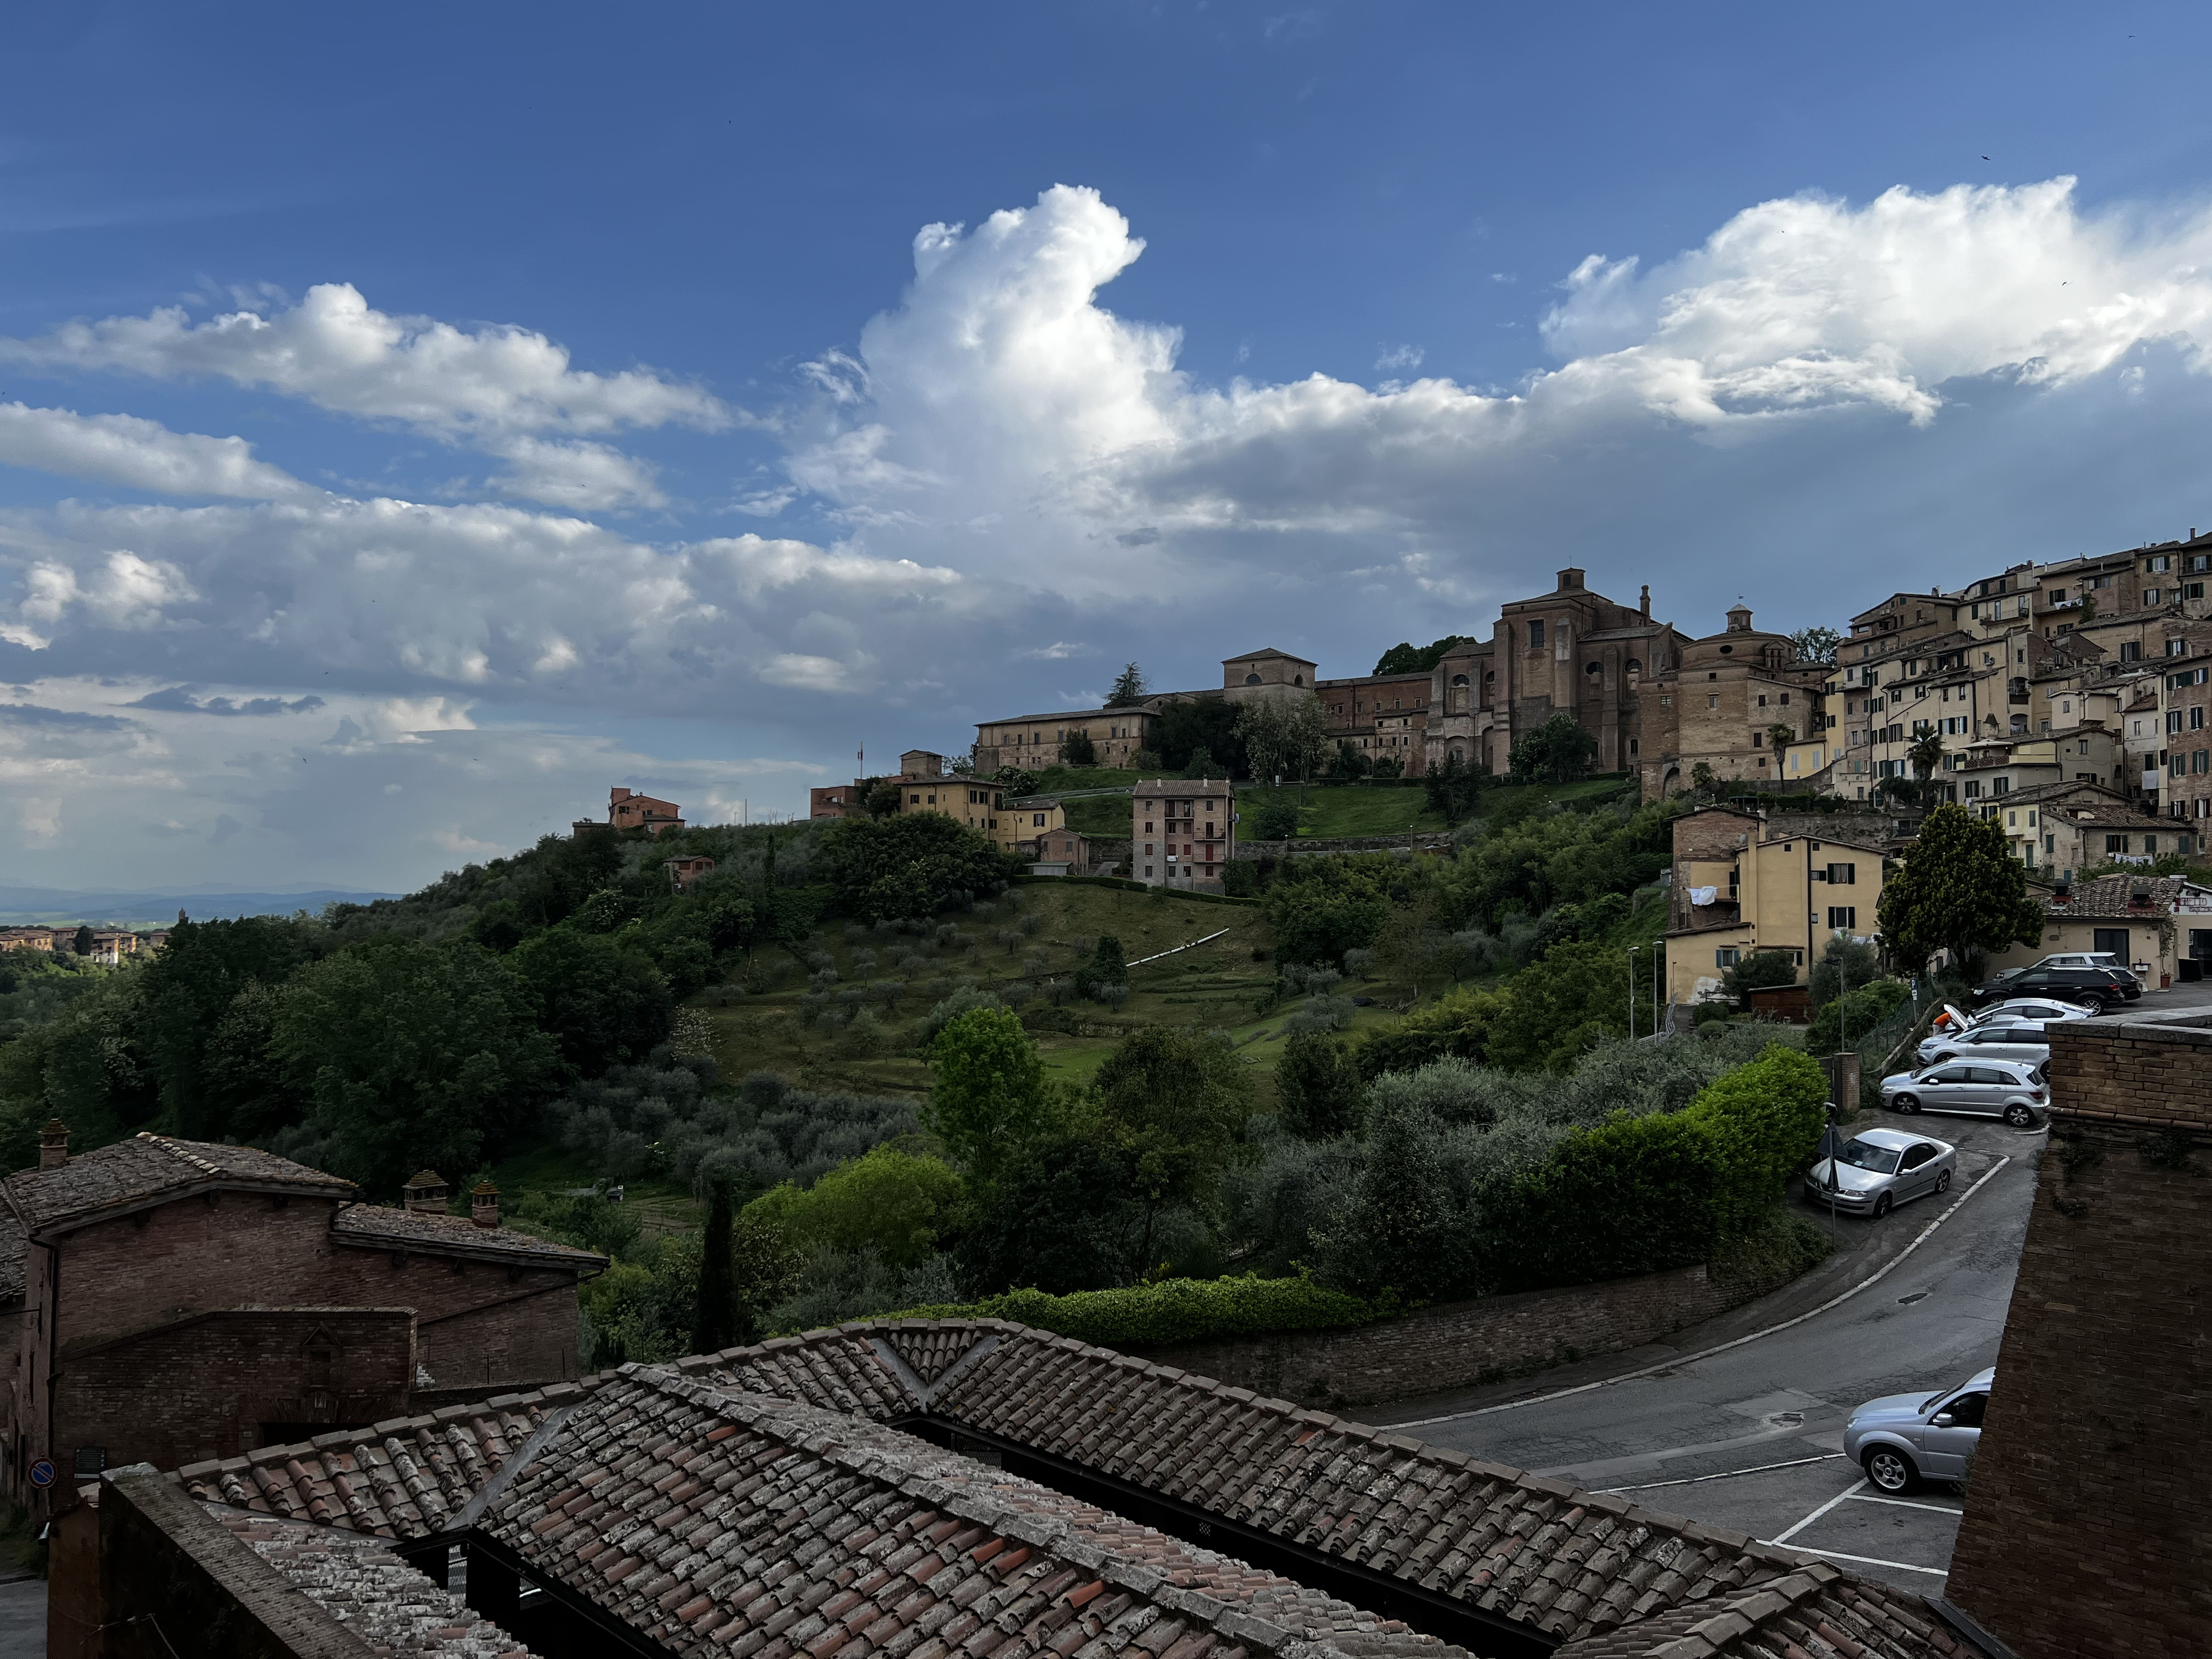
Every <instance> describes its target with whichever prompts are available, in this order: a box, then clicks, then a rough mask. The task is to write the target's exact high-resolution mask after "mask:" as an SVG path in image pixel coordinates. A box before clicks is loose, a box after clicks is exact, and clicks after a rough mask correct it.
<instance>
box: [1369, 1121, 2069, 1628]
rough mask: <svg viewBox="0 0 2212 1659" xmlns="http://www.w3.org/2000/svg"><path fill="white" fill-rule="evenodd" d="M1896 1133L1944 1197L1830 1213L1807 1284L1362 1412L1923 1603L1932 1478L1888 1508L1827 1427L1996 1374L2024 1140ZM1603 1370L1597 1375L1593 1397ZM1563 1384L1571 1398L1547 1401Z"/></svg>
mask: <svg viewBox="0 0 2212 1659" xmlns="http://www.w3.org/2000/svg"><path fill="white" fill-rule="evenodd" d="M1891 1121H1905V1120H1891ZM1913 1126H1914V1127H1915V1128H1917V1129H1918V1130H1919V1131H1920V1132H1922V1133H1926V1134H1929V1135H1931V1136H1933V1137H1935V1138H1936V1139H1941V1140H1947V1141H1949V1142H1950V1143H1951V1144H1952V1145H1954V1146H1957V1147H1958V1148H1959V1154H1960V1156H1959V1179H1958V1181H1957V1182H1956V1184H1955V1185H1954V1187H1953V1188H1952V1191H1951V1192H1950V1193H1949V1194H1945V1195H1944V1196H1942V1197H1941V1198H1928V1199H1921V1200H1917V1201H1915V1202H1913V1203H1911V1204H1908V1205H1906V1206H1905V1207H1904V1208H1902V1209H1900V1210H1897V1211H1895V1212H1892V1213H1891V1214H1890V1215H1889V1216H1887V1218H1884V1219H1882V1220H1881V1221H1879V1222H1874V1221H1861V1220H1854V1219H1852V1218H1844V1220H1843V1221H1842V1222H1841V1223H1840V1224H1839V1226H1838V1231H1840V1232H1841V1233H1842V1234H1843V1235H1844V1237H1846V1238H1847V1239H1850V1240H1851V1241H1852V1243H1850V1244H1849V1245H1847V1247H1846V1249H1844V1250H1842V1251H1839V1252H1838V1256H1839V1260H1838V1261H1837V1262H1836V1263H1835V1264H1833V1265H1832V1267H1830V1268H1827V1269H1824V1270H1822V1272H1821V1273H1820V1274H1817V1275H1815V1276H1814V1279H1813V1280H1812V1281H1811V1282H1809V1283H1805V1284H1801V1285H1796V1286H1790V1287H1786V1288H1785V1289H1784V1291H1780V1292H1778V1293H1777V1294H1776V1295H1774V1296H1772V1297H1767V1298H1765V1299H1764V1300H1763V1301H1762V1302H1760V1303H1759V1304H1753V1306H1751V1307H1750V1308H1747V1309H1744V1310H1737V1311H1736V1312H1735V1314H1733V1315H1731V1316H1729V1317H1728V1318H1727V1319H1726V1320H1724V1321H1715V1322H1710V1323H1708V1324H1706V1325H1705V1326H1700V1327H1698V1328H1693V1329H1691V1330H1688V1331H1685V1332H1683V1333H1681V1334H1679V1335H1678V1336H1677V1337H1675V1338H1674V1339H1673V1340H1671V1342H1670V1343H1668V1344H1666V1345H1653V1346H1650V1347H1647V1348H1643V1349H1639V1350H1638V1351H1636V1352H1635V1353H1633V1354H1631V1355H1626V1356H1616V1357H1614V1358H1613V1359H1612V1360H1610V1361H1607V1362H1597V1363H1595V1364H1593V1363H1587V1362H1586V1363H1585V1364H1583V1366H1581V1367H1578V1368H1577V1369H1576V1370H1573V1371H1571V1372H1567V1373H1546V1374H1544V1375H1543V1376H1538V1377H1535V1378H1529V1379H1524V1380H1522V1382H1521V1383H1518V1384H1515V1385H1508V1386H1507V1387H1505V1388H1504V1389H1492V1390H1488V1391H1486V1392H1485V1393H1482V1394H1478V1395H1469V1396H1467V1397H1465V1398H1464V1399H1462V1400H1459V1401H1428V1402H1425V1403H1422V1404H1413V1403H1409V1404H1407V1405H1405V1406H1404V1407H1400V1408H1397V1409H1395V1410H1393V1409H1387V1408H1386V1409H1370V1410H1369V1411H1366V1412H1364V1413H1361V1415H1362V1417H1363V1418H1364V1419H1366V1420H1367V1421H1370V1422H1374V1423H1390V1424H1395V1425H1400V1426H1401V1427H1402V1428H1403V1429H1404V1430H1405V1431H1407V1432H1408V1433H1412V1434H1414V1435H1417V1436H1419V1437H1421V1438H1423V1439H1425V1440H1428V1441H1430V1442H1431V1443H1434V1444H1437V1445H1441V1446H1449V1447H1453V1448H1455V1449H1459V1450H1462V1451H1466V1452H1470V1453H1473V1454H1475V1455H1479V1456H1481V1457H1484V1458H1487V1459H1490V1460H1492V1461H1493V1462H1500V1463H1506V1464H1510V1465H1512V1466H1513V1467H1516V1468H1525V1469H1532V1470H1534V1471H1536V1472H1538V1473H1540V1474H1553V1475H1558V1476H1559V1477H1561V1478H1562V1479H1565V1480H1572V1481H1574V1482H1576V1483H1577V1485H1580V1486H1589V1487H1591V1488H1593V1489H1595V1490H1599V1491H1605V1492H1622V1493H1626V1494H1632V1495H1633V1496H1634V1498H1636V1500H1637V1501H1638V1503H1641V1504H1646V1505H1648V1506H1650V1508H1652V1509H1654V1510H1662V1511H1665V1512H1667V1513H1669V1514H1674V1515H1680V1516H1688V1517H1690V1518H1692V1519H1693V1520H1697V1521H1701V1522H1705V1523H1707V1524H1708V1525H1711V1526H1717V1527H1726V1528H1733V1529H1735V1530H1736V1531H1740V1532H1745V1533H1748V1534H1752V1535H1753V1537H1756V1538H1760V1539H1765V1540H1767V1541H1772V1542H1778V1543H1787V1544H1789V1545H1790V1546H1791V1547H1794V1548H1797V1549H1804V1550H1810V1551H1813V1552H1814V1553H1819V1554H1822V1555H1825V1556H1826V1557H1828V1558H1829V1559H1832V1560H1834V1561H1836V1562H1838V1564H1840V1565H1847V1566H1849V1567H1850V1569H1851V1570H1852V1571H1857V1572H1861V1573H1864V1574H1866V1575H1868V1576H1869V1577H1875V1578H1880V1579H1883V1580H1885V1581H1887V1582H1888V1583H1893V1584H1896V1585H1899V1586H1900V1587H1902V1588H1905V1589H1913V1590H1917V1591H1919V1592H1920V1593H1922V1594H1940V1593H1941V1592H1942V1584H1943V1578H1944V1574H1945V1571H1946V1569H1948V1566H1949V1565H1950V1559H1951V1548H1952V1545H1953V1542H1954V1539H1955V1537H1956V1534H1957V1529H1958V1514H1959V1510H1960V1498H1959V1495H1958V1493H1957V1492H1956V1491H1955V1489H1954V1488H1953V1487H1951V1486H1949V1485H1948V1484H1944V1485H1937V1486H1923V1488H1922V1489H1921V1490H1919V1491H1917V1492H1910V1493H1907V1494H1905V1497H1904V1498H1902V1499H1899V1498H1887V1497H1885V1496H1883V1495H1881V1494H1880V1493H1877V1492H1874V1491H1873V1489H1872V1488H1871V1487H1869V1486H1867V1485H1866V1484H1865V1482H1864V1481H1863V1480H1862V1479H1861V1478H1860V1472H1859V1471H1858V1469H1857V1468H1855V1467H1853V1466H1852V1465H1851V1464H1850V1463H1848V1462H1845V1461H1844V1457H1843V1455H1842V1445H1843V1430H1844V1421H1845V1419H1847V1418H1848V1417H1849V1416H1850V1411H1851V1408H1852V1407H1855V1406H1857V1405H1858V1404H1859V1403H1860V1402H1861V1401H1866V1400H1870V1399H1872V1398H1874V1397H1875V1396H1876V1395H1886V1394H1909V1393H1914V1392H1919V1391H1925V1392H1927V1393H1931V1394H1932V1393H1934V1392H1935V1391H1936V1389H1942V1388H1945V1387H1948V1386H1949V1385H1951V1384H1953V1383H1958V1382H1961V1381H1963V1380H1965V1379H1966V1377H1967V1376H1971V1375H1972V1373H1973V1372H1975V1371H1976V1370H1980V1369H1981V1368H1982V1367H1983V1366H1984V1365H1990V1364H1995V1363H1996V1353H1997V1345H1998V1341H1999V1339H2000V1338H2001V1337H2002V1334H2003V1330H2004V1320H2005V1310H2006V1308H2007V1306H2008V1304H2009V1303H2010V1301H2011V1297H2012V1284H2013V1273H2014V1270H2015V1265H2016V1263H2017V1261H2018V1260H2019V1256H2020V1247H2021V1239H2022V1238H2023V1237H2024V1236H2025V1234H2026V1231H2027V1214H2028V1207H2029V1205H2030V1203H2031V1202H2032V1201H2033V1196H2034V1188H2035V1168H2034V1164H2035V1154H2036V1152H2038V1151H2039V1149H2040V1147H2041V1146H2042V1145H2043V1141H2044V1134H2043V1132H2041V1131H2019V1130H2014V1129H2010V1128H2008V1127H2005V1126H2004V1125H2003V1124H2001V1123H1996V1122H1991V1121H1987V1120H1983V1119H1974V1118H1943V1117H1936V1116H1933V1115H1923V1116H1922V1117H1920V1118H1919V1119H1917V1120H1915V1121H1914V1124H1913ZM2004 1160H2008V1161H2004ZM1984 1176H1987V1177H1988V1179H1987V1181H1986V1182H1985V1183H1984V1184H1983V1185H1982V1186H1981V1187H1980V1188H1979V1189H1978V1190H1977V1191H1975V1192H1974V1193H1973V1194H1972V1197H1970V1198H1966V1197H1962V1196H1961V1195H1962V1194H1965V1193H1966V1189H1968V1188H1972V1187H1973V1186H1974V1185H1975V1183H1976V1182H1978V1181H1981V1180H1982V1179H1983V1177H1984ZM1954 1201H1955V1202H1956V1204H1957V1207H1956V1208H1955V1209H1952V1208H1951V1206H1952V1205H1953V1204H1954ZM1947 1210H1949V1214H1948V1218H1946V1219H1944V1220H1943V1221H1942V1225H1940V1226H1938V1227H1937V1228H1936V1230H1935V1231H1934V1232H1933V1233H1932V1234H1929V1236H1928V1237H1926V1238H1925V1239H1923V1241H1922V1242H1921V1243H1918V1244H1917V1247H1913V1248H1911V1250H1910V1253H1909V1254H1904V1255H1902V1256H1901V1259H1900V1253H1901V1252H1904V1251H1905V1249H1906V1248H1907V1247H1908V1246H1910V1245H1911V1243H1912V1241H1913V1240H1914V1239H1915V1238H1917V1237H1919V1236H1920V1235H1921V1234H1922V1233H1923V1231H1925V1230H1926V1229H1927V1228H1928V1226H1929V1223H1931V1222H1934V1221H1936V1219H1937V1218H1939V1217H1942V1216H1944V1214H1945V1212H1946V1211H1947ZM1885 1266H1887V1273H1886V1276H1884V1277H1883V1278H1882V1279H1881V1280H1880V1281H1879V1282H1878V1283H1876V1284H1875V1285H1872V1286H1870V1287H1869V1288H1867V1289H1864V1290H1862V1291H1858V1292H1857V1294H1855V1295H1852V1296H1851V1297H1849V1299H1847V1300H1845V1301H1844V1302H1843V1303H1841V1304H1839V1305H1838V1306H1836V1307H1833V1308H1831V1309H1829V1310H1827V1311H1826V1312H1820V1313H1814V1314H1813V1315H1812V1316H1811V1317H1809V1318H1805V1319H1803V1320H1802V1322H1800V1323H1796V1324H1795V1325H1792V1326H1790V1328H1786V1329H1783V1330H1778V1331H1774V1332H1772V1333H1771V1334H1766V1335H1762V1336H1756V1337H1754V1338H1753V1340H1750V1341H1747V1342H1742V1343H1741V1344H1740V1345H1739V1346H1733V1347H1729V1348H1727V1349H1726V1350H1724V1351H1723V1352H1718V1353H1713V1354H1710V1355H1708V1356H1707V1357H1705V1358H1694V1357H1693V1356H1695V1355H1696V1354H1697V1353H1698V1352H1699V1351H1700V1350H1701V1349H1704V1348H1705V1347H1708V1346H1713V1345H1715V1344H1718V1343H1721V1342H1726V1341H1730V1340H1734V1339H1735V1338H1738V1337H1741V1336H1743V1335H1747V1334H1751V1333H1753V1332H1755V1331H1757V1330H1759V1329H1760V1328H1763V1327H1765V1326H1767V1325H1771V1324H1773V1323H1775V1322H1779V1321H1782V1320H1787V1319H1791V1318H1795V1317H1796V1316H1799V1315H1801V1314H1803V1313H1805V1312H1808V1310H1810V1309H1812V1308H1814V1307H1817V1306H1818V1305H1819V1304H1820V1302H1821V1301H1825V1300H1826V1299H1827V1298H1829V1297H1833V1296H1835V1295H1837V1294H1839V1293H1840V1292H1842V1291H1846V1290H1849V1289H1850V1286H1851V1285H1854V1284H1857V1283H1859V1282H1861V1281H1863V1279H1866V1278H1867V1277H1868V1276H1869V1275H1870V1274H1872V1273H1875V1272H1877V1271H1879V1270H1881V1269H1882V1268H1883V1267H1885ZM1623 1371H1632V1372H1633V1371H1640V1372H1642V1373H1643V1374H1642V1375H1629V1376H1621V1375H1620V1373H1621V1372H1623ZM1603 1376H1611V1377H1613V1379H1614V1380H1610V1381H1596V1382H1595V1384H1594V1385H1593V1379H1595V1378H1598V1377H1603ZM2000 1386H2002V1384H2000ZM1560 1389H1575V1390H1576V1391H1574V1392H1570V1393H1565V1394H1558V1393H1556V1391H1557V1390H1560Z"/></svg>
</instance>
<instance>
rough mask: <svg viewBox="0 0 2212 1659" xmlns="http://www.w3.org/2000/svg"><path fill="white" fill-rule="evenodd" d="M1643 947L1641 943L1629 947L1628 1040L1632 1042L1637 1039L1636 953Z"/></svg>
mask: <svg viewBox="0 0 2212 1659" xmlns="http://www.w3.org/2000/svg"><path fill="white" fill-rule="evenodd" d="M1643 948H1644V947H1643V946H1642V945H1630V946H1629V947H1628V1040H1629V1041H1630V1042H1635V1041H1636V953H1637V952H1638V951H1640V950H1642V949H1643Z"/></svg>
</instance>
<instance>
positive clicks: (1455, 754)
mask: <svg viewBox="0 0 2212 1659" xmlns="http://www.w3.org/2000/svg"><path fill="white" fill-rule="evenodd" d="M1451 757H1452V759H1453V760H1454V761H1455V762H1458V761H1463V760H1465V759H1466V758H1467V757H1466V756H1465V755H1462V753H1460V751H1459V750H1456V749H1455V750H1452V751H1451Z"/></svg>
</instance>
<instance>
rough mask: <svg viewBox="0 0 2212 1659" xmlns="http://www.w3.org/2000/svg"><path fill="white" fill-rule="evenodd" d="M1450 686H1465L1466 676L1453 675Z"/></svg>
mask: <svg viewBox="0 0 2212 1659" xmlns="http://www.w3.org/2000/svg"><path fill="white" fill-rule="evenodd" d="M1452 684H1454V685H1465V684H1467V676H1466V675H1464V674H1455V675H1453V676H1452Z"/></svg>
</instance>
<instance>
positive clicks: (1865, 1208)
mask: <svg viewBox="0 0 2212 1659" xmlns="http://www.w3.org/2000/svg"><path fill="white" fill-rule="evenodd" d="M1958 1170H1959V1152H1958V1148H1956V1147H1955V1146H1948V1145H1946V1144H1945V1143H1944V1142H1942V1141H1940V1140H1930V1139H1928V1138H1927V1137H1926V1136H1924V1135H1911V1134H1906V1133H1904V1132H1903V1131H1902V1130H1899V1129H1862V1130H1860V1131H1859V1133H1857V1134H1856V1135H1854V1136H1852V1137H1851V1139H1849V1140H1847V1141H1845V1142H1844V1145H1843V1146H1841V1147H1839V1148H1838V1150H1837V1152H1836V1153H1835V1155H1834V1156H1833V1157H1832V1158H1822V1159H1820V1161H1819V1162H1818V1163H1816V1164H1814V1165H1813V1167H1812V1168H1811V1169H1810V1170H1808V1171H1806V1175H1805V1196H1806V1197H1807V1198H1808V1199H1810V1200H1812V1201H1813V1202H1814V1203H1815V1204H1820V1205H1824V1206H1827V1205H1832V1206H1834V1207H1835V1208H1836V1209H1838V1210H1843V1211H1848V1212H1850V1213H1851V1214H1853V1215H1870V1216H1873V1217H1875V1218H1876V1219H1880V1218H1881V1217H1883V1216H1886V1215H1887V1214H1888V1213H1889V1212H1890V1211H1891V1210H1893V1209H1894V1208H1895V1207H1896V1206H1898V1205H1899V1204H1908V1203H1910V1202H1911V1200H1914V1199H1916V1198H1923V1197H1926V1196H1927V1195H1928V1194H1930V1193H1942V1192H1948V1191H1949V1190H1950V1188H1951V1180H1952V1177H1953V1176H1955V1175H1957V1173H1958Z"/></svg>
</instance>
